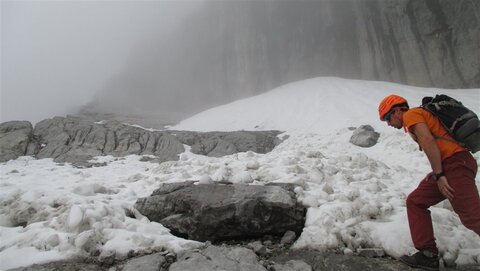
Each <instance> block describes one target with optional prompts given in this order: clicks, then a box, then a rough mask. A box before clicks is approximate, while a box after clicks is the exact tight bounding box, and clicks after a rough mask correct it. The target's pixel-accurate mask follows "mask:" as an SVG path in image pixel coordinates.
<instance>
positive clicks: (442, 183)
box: [437, 176, 455, 201]
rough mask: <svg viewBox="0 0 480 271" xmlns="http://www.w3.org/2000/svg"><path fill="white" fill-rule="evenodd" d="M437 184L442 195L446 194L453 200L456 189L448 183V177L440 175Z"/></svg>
mask: <svg viewBox="0 0 480 271" xmlns="http://www.w3.org/2000/svg"><path fill="white" fill-rule="evenodd" d="M437 185H438V190H440V193H442V195H444V196H445V197H446V198H447V199H448V200H450V201H452V200H453V193H455V190H453V188H452V187H451V186H450V185H449V184H448V181H447V177H445V176H442V177H440V179H438V181H437Z"/></svg>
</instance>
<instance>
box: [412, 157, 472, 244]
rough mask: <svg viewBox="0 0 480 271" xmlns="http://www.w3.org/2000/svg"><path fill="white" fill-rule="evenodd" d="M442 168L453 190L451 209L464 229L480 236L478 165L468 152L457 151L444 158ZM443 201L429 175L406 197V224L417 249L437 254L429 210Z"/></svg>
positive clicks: (435, 183)
mask: <svg viewBox="0 0 480 271" xmlns="http://www.w3.org/2000/svg"><path fill="white" fill-rule="evenodd" d="M442 167H443V172H444V173H445V176H446V177H447V181H448V184H449V185H450V186H451V187H452V188H453V190H455V192H454V194H453V195H454V198H453V201H451V202H450V203H451V204H452V207H453V210H455V212H456V213H457V214H458V216H459V217H460V221H462V223H463V225H465V227H467V228H469V229H471V230H472V231H474V232H476V233H477V234H478V235H480V197H479V194H478V190H477V186H476V185H475V176H476V175H477V170H478V166H477V162H476V161H475V159H474V158H473V157H472V155H471V154H470V153H469V152H459V153H456V154H454V155H453V156H451V157H449V158H447V159H445V160H444V161H443V162H442ZM444 199H446V198H445V197H444V196H443V195H442V193H440V191H439V190H438V186H437V182H436V181H435V180H434V179H433V178H432V174H431V173H430V174H428V175H427V176H426V177H425V178H424V179H423V180H422V181H421V182H420V185H419V186H418V187H417V189H415V190H414V191H413V192H412V193H410V195H409V196H408V198H407V214H408V224H409V226H410V234H411V235H412V240H413V244H414V245H415V248H416V249H418V250H430V251H433V252H437V253H438V249H437V245H436V244H435V238H434V237H433V227H432V218H431V217H430V211H429V210H428V208H429V207H430V206H432V205H435V204H437V203H439V202H441V201H443V200H444Z"/></svg>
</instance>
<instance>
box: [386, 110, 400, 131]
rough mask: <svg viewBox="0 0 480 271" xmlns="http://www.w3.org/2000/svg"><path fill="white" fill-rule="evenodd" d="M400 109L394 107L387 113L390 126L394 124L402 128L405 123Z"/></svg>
mask: <svg viewBox="0 0 480 271" xmlns="http://www.w3.org/2000/svg"><path fill="white" fill-rule="evenodd" d="M399 112H400V110H398V108H394V109H392V110H391V111H390V112H388V113H387V114H386V115H385V121H386V122H387V124H388V126H392V127H394V128H397V129H402V127H403V125H402V122H401V121H400V116H399V115H400V113H399Z"/></svg>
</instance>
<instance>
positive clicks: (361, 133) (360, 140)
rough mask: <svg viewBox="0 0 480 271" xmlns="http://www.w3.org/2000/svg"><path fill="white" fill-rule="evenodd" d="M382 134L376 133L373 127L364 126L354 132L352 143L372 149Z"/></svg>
mask: <svg viewBox="0 0 480 271" xmlns="http://www.w3.org/2000/svg"><path fill="white" fill-rule="evenodd" d="M379 137H380V134H379V133H377V132H375V130H374V129H373V127H372V126H370V125H362V126H360V127H358V128H357V129H355V131H353V134H352V136H351V137H350V143H352V144H353V145H356V146H359V147H364V148H368V147H372V146H374V145H375V144H377V141H378V138H379Z"/></svg>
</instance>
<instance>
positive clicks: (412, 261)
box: [400, 251, 439, 271]
mask: <svg viewBox="0 0 480 271" xmlns="http://www.w3.org/2000/svg"><path fill="white" fill-rule="evenodd" d="M427 253H428V254H432V253H431V252H429V251H427ZM429 256H430V255H429ZM429 256H426V255H425V253H423V252H422V251H419V252H417V253H415V254H413V255H412V256H407V255H405V256H402V257H401V258H400V261H401V262H403V263H404V264H406V265H408V266H410V267H416V268H422V269H424V270H434V271H437V270H439V269H438V268H439V267H438V266H439V264H438V256H437V255H435V254H432V256H431V257H429Z"/></svg>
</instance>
